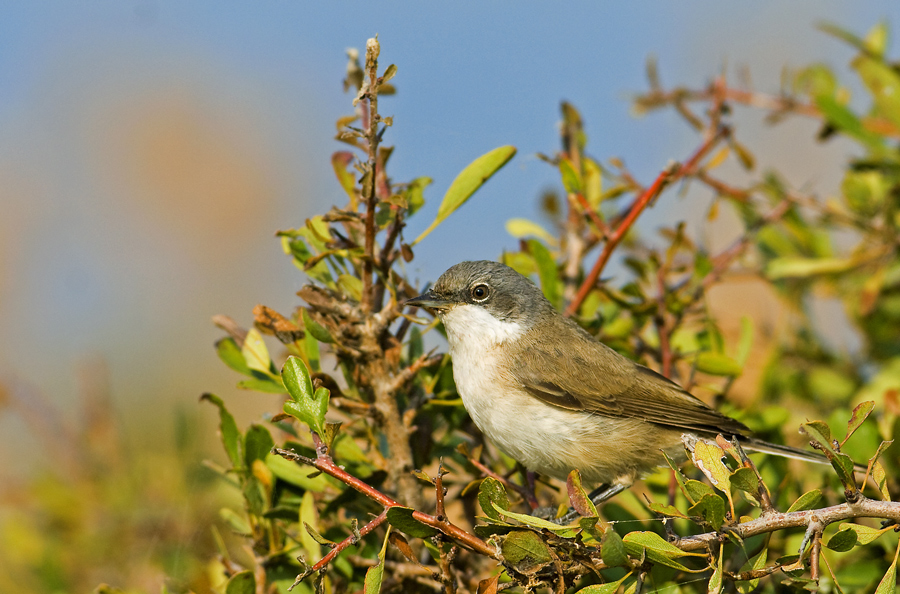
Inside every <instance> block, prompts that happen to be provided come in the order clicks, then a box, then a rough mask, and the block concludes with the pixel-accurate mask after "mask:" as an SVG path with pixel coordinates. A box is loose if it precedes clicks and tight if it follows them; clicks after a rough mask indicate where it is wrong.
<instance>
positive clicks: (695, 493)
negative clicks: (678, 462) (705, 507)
mask: <svg viewBox="0 0 900 594" xmlns="http://www.w3.org/2000/svg"><path fill="white" fill-rule="evenodd" d="M684 488H685V490H686V491H687V494H688V499H691V500H693V502H694V503H696V502H698V501H700V499H702V498H703V497H705V496H706V495H715V494H716V492H715V491H713V489H712V487H710V486H709V485H707V484H706V483H701V482H700V481H695V480H693V479H691V480H687V481H685V483H684Z"/></svg>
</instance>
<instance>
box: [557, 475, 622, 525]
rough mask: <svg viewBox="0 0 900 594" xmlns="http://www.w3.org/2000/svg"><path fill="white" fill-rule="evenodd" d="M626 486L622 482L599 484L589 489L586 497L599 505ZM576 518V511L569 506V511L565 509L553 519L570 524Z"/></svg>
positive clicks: (558, 522)
mask: <svg viewBox="0 0 900 594" xmlns="http://www.w3.org/2000/svg"><path fill="white" fill-rule="evenodd" d="M627 488H628V485H625V484H622V483H613V484H612V485H600V486H599V487H597V488H596V489H594V490H593V491H591V493H590V495H588V498H589V499H590V500H591V502H593V504H594V505H600V504H601V503H603V502H604V501H606V500H607V499H611V498H612V497H615V496H616V495H618V494H619V493H621V492H622V491H624V490H625V489H627ZM576 518H578V512H577V511H575V510H574V509H573V508H571V507H570V508H569V511H567V512H566V513H565V515H563V516H562V517H561V518H557V519H555V520H553V521H554V522H556V523H557V524H560V525H562V526H565V525H566V524H570V523H572V522H573V521H575V519H576Z"/></svg>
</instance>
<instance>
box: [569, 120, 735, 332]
mask: <svg viewBox="0 0 900 594" xmlns="http://www.w3.org/2000/svg"><path fill="white" fill-rule="evenodd" d="M727 134H728V129H727V128H719V129H718V131H717V132H716V133H715V134H713V135H711V136H710V137H709V138H708V139H706V141H705V142H704V143H703V144H702V145H700V148H698V149H697V150H696V151H695V152H694V154H693V155H692V156H691V158H690V159H688V160H687V162H685V164H684V165H678V164H677V163H676V164H674V165H673V166H671V167H668V168H666V169H665V170H664V171H663V172H662V173H660V174H659V175H658V176H657V177H656V180H654V182H653V184H651V186H650V187H649V188H647V189H646V190H644V193H643V194H641V195H640V196H638V198H637V199H636V200H635V201H634V203H633V204H632V205H631V208H629V209H628V214H627V215H625V218H623V219H622V221H621V222H620V223H619V224H618V226H617V227H616V229H615V231H613V232H612V234H610V235H609V236H607V239H606V244H605V245H604V246H603V251H602V252H601V253H600V256H599V257H598V258H597V261H596V262H595V263H594V267H593V268H591V271H590V272H589V273H588V275H587V278H585V279H584V282H583V283H582V284H581V288H579V289H578V294H576V295H575V299H573V300H572V302H571V303H570V304H569V307H568V308H566V312H565V315H566V316H572V315H574V314H575V312H577V311H578V308H579V307H581V304H582V303H584V300H585V299H586V298H587V296H588V294H589V293H590V292H591V291H592V290H593V288H594V287H595V286H596V284H597V280H598V279H599V278H600V273H602V272H603V268H604V267H606V264H607V262H609V258H610V256H612V253H613V250H615V249H616V246H618V245H619V243H620V242H621V241H622V239H624V238H625V235H626V234H627V233H628V231H629V229H631V226H632V225H634V222H635V221H636V220H637V218H638V217H639V216H640V214H641V213H642V212H643V211H644V209H645V208H646V207H647V205H648V204H650V202H651V201H653V199H654V198H656V197H657V196H659V193H660V192H662V189H663V188H664V187H665V186H666V185H667V184H669V183H671V182H673V181H675V180H677V179H679V178H681V177H684V176H685V175H689V174H691V173H693V172H694V170H695V169H696V168H697V164H698V163H699V162H700V160H701V159H702V158H703V157H704V156H705V155H706V154H707V153H708V152H709V150H710V149H711V148H712V147H713V146H714V145H715V144H716V143H717V142H718V141H719V140H721V139H722V138H723V137H724V136H726V135H727Z"/></svg>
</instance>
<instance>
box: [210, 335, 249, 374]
mask: <svg viewBox="0 0 900 594" xmlns="http://www.w3.org/2000/svg"><path fill="white" fill-rule="evenodd" d="M216 354H217V355H218V356H219V359H221V360H222V362H223V363H225V365H227V366H228V367H230V368H232V369H234V370H235V371H237V372H238V373H242V374H244V375H251V373H250V368H249V367H248V366H247V361H246V360H244V355H243V354H242V353H241V348H240V347H239V346H238V345H237V343H236V342H235V341H234V339H233V338H231V337H230V336H226V337H225V338H223V339H221V340H218V341H216Z"/></svg>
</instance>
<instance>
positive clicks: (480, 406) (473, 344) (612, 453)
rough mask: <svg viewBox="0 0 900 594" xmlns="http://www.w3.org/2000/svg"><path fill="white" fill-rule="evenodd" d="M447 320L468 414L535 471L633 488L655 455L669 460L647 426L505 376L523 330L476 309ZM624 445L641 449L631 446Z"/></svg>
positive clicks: (463, 308)
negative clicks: (511, 344)
mask: <svg viewBox="0 0 900 594" xmlns="http://www.w3.org/2000/svg"><path fill="white" fill-rule="evenodd" d="M443 321H444V328H445V329H446V330H447V339H448V341H449V343H450V354H451V355H452V357H453V379H454V380H455V382H456V388H457V391H458V392H459V395H460V397H461V398H462V401H463V404H464V405H465V407H466V410H467V411H468V412H469V415H470V416H471V417H472V420H473V421H474V422H475V425H477V426H478V428H479V429H481V431H482V433H484V434H485V435H486V436H487V437H488V439H490V440H491V441H492V442H494V444H495V445H496V446H497V447H498V448H500V450H502V451H503V452H504V453H506V454H508V455H509V456H512V457H513V458H514V459H516V460H518V461H519V462H521V463H522V464H524V465H525V466H526V467H527V468H529V469H531V470H534V471H537V472H539V473H541V474H545V475H548V476H552V477H554V478H558V479H561V480H565V478H566V476H567V475H568V473H569V471H571V470H572V469H573V468H578V469H579V470H580V471H581V473H582V475H583V477H584V479H585V481H587V482H589V483H594V484H597V483H609V482H612V481H614V480H621V478H622V477H625V478H626V479H627V480H626V481H625V482H627V483H630V481H631V480H633V478H634V477H635V476H637V475H639V474H641V473H642V472H643V471H645V470H647V462H646V460H647V459H648V457H649V458H651V459H652V458H658V459H659V460H660V462H661V461H662V456H661V455H660V454H659V450H658V448H659V447H660V445H659V444H658V443H657V442H656V440H654V439H649V438H648V437H647V436H646V435H645V432H646V430H647V425H646V424H645V423H643V422H642V421H639V420H636V419H611V418H604V417H599V416H597V415H593V414H590V413H587V412H584V411H574V410H566V409H563V408H558V407H555V406H550V405H549V404H547V403H545V402H543V401H541V400H539V399H538V398H535V397H534V396H532V395H531V394H529V393H528V392H526V391H525V390H524V389H523V388H522V386H520V385H518V384H516V382H515V380H514V379H513V378H512V377H510V375H509V374H503V373H502V372H501V371H500V370H501V369H502V368H503V366H501V365H498V363H499V361H498V358H499V357H500V349H501V347H502V345H503V344H504V343H506V342H507V341H512V340H516V339H517V338H519V337H520V336H521V335H522V334H524V333H525V331H526V329H525V328H524V327H523V326H522V325H521V324H517V323H515V322H504V321H501V320H498V319H497V318H495V317H494V316H492V315H491V314H490V313H488V312H487V311H486V310H485V309H483V308H481V307H478V306H476V305H471V304H464V305H457V306H455V307H453V308H452V309H450V310H449V311H448V312H447V313H445V314H444V315H443ZM676 442H677V437H676ZM623 443H628V444H639V445H638V446H637V449H635V446H634V445H632V446H631V447H630V448H623V447H622V444H623ZM604 453H605V455H601V454H604Z"/></svg>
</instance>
